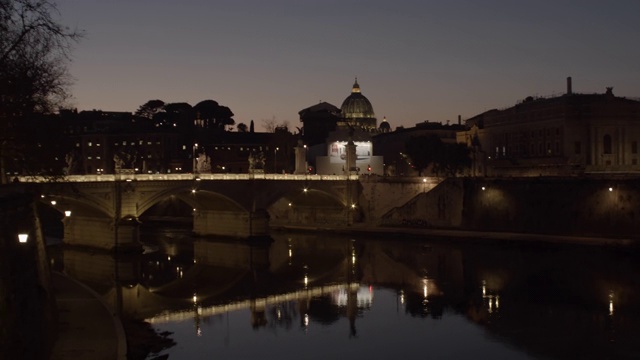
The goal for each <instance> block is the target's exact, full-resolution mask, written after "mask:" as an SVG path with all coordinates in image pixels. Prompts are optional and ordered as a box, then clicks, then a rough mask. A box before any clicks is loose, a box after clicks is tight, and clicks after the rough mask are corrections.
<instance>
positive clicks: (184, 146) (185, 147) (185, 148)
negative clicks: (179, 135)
mask: <svg viewBox="0 0 640 360" xmlns="http://www.w3.org/2000/svg"><path fill="white" fill-rule="evenodd" d="M216 149H217V148H216ZM182 150H187V145H182Z"/></svg>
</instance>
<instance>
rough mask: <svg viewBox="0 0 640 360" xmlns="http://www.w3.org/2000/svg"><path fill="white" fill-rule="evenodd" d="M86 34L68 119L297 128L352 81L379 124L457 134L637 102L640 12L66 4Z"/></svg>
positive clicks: (66, 19)
mask: <svg viewBox="0 0 640 360" xmlns="http://www.w3.org/2000/svg"><path fill="white" fill-rule="evenodd" d="M56 3H57V5H58V9H59V10H60V15H59V21H60V22H62V23H63V24H65V25H67V26H70V27H72V28H76V27H77V28H78V29H81V30H84V32H85V37H84V38H83V39H82V40H81V41H80V43H78V44H77V45H76V47H75V49H74V50H73V58H72V62H71V64H70V66H69V70H70V73H71V75H72V77H73V80H74V85H73V86H72V88H71V93H72V95H73V98H72V99H71V100H70V105H71V106H73V107H76V108H78V110H92V109H100V110H105V111H130V112H134V111H135V110H136V109H137V108H138V107H139V106H140V105H142V104H144V103H145V102H147V101H148V100H152V99H160V100H163V101H165V102H167V103H168V102H188V103H190V104H191V105H195V104H196V103H198V102H199V101H202V100H206V99H213V100H216V101H217V102H218V103H220V104H221V105H224V106H228V107H229V108H230V109H231V111H232V112H233V113H234V114H235V116H234V119H235V121H236V123H241V122H242V123H245V124H248V123H249V122H250V121H251V120H254V121H255V124H256V128H257V130H260V128H261V126H262V125H263V124H264V123H265V120H275V122H276V123H284V122H287V123H288V124H289V125H290V129H295V127H296V126H301V123H300V121H299V116H298V111H300V110H302V109H304V108H307V107H309V106H312V105H314V104H317V103H318V102H320V101H326V102H329V103H331V104H333V105H336V106H338V107H340V105H341V104H342V101H343V100H344V99H345V98H346V97H347V96H348V95H349V94H350V92H351V87H352V85H353V82H354V79H355V77H357V78H358V83H359V84H360V88H361V90H362V94H363V95H365V96H366V97H367V98H368V99H369V101H371V103H372V105H373V109H374V111H375V114H376V117H377V118H378V122H380V121H381V120H382V118H383V117H386V118H387V120H388V121H389V122H390V124H391V126H392V128H395V127H396V126H404V127H412V126H415V124H416V123H420V122H423V121H427V120H428V121H431V122H442V123H446V122H447V121H451V122H452V123H453V122H456V121H457V119H458V116H459V115H460V116H461V117H462V119H463V120H464V119H467V118H470V117H472V116H474V115H477V114H479V113H482V112H484V111H486V110H490V109H494V108H498V109H500V108H506V107H510V106H512V105H514V104H516V103H517V102H518V101H521V100H522V99H524V98H525V97H527V96H552V95H560V94H562V93H564V92H565V91H566V78H567V77H569V76H571V77H572V84H573V91H574V92H580V93H604V91H605V88H606V87H610V86H611V87H613V88H614V89H613V92H614V94H615V95H617V96H625V97H633V98H636V97H640V46H638V39H640V22H638V21H637V18H638V14H640V1H637V0H614V1H602V0H597V1H595V0H575V1H571V0H537V1H524V0H468V1H465V0H447V1H444V0H443V1H432V0H393V1H391V0H215V1H212V0H172V1H169V0H56Z"/></svg>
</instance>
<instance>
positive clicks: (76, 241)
mask: <svg viewBox="0 0 640 360" xmlns="http://www.w3.org/2000/svg"><path fill="white" fill-rule="evenodd" d="M18 181H19V183H22V184H25V186H28V187H32V188H33V190H32V191H34V192H36V193H38V194H40V201H41V202H42V203H44V204H46V205H47V206H51V207H53V208H55V209H56V210H58V211H59V212H60V213H61V214H64V218H63V219H62V221H63V224H64V242H65V243H67V244H71V245H85V246H91V247H98V248H103V249H107V250H112V249H114V248H127V247H136V246H138V226H139V224H140V218H141V217H143V216H144V215H145V213H154V214H158V213H159V214H161V215H167V214H162V211H163V209H166V208H170V207H171V206H174V205H175V204H176V203H181V204H182V207H183V208H187V206H188V209H189V212H190V214H189V215H190V216H191V217H192V219H193V232H194V233H195V234H196V235H202V236H209V235H211V236H225V237H233V238H257V237H267V236H268V235H269V227H270V225H277V224H307V225H308V224H318V225H324V226H330V225H345V224H346V225H350V224H353V223H355V222H363V221H368V222H374V221H375V219H379V218H380V217H381V216H382V215H383V214H384V213H385V212H386V211H389V210H390V209H392V208H394V207H397V206H401V205H403V204H404V203H406V202H408V201H409V200H411V199H412V198H414V197H415V196H416V195H418V194H420V193H424V192H426V191H428V190H430V189H432V188H433V187H435V186H436V185H437V184H438V183H439V182H440V181H441V179H438V178H396V179H389V178H384V177H377V176H371V177H369V176H358V175H290V174H116V175H71V176H66V177H63V178H59V179H51V178H44V177H31V176H22V177H19V178H18ZM185 204H186V206H185ZM174 207H175V206H174ZM183 215H184V214H183ZM114 234H115V235H116V236H115V241H114V236H113V235H114Z"/></svg>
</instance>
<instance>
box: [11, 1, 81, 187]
mask: <svg viewBox="0 0 640 360" xmlns="http://www.w3.org/2000/svg"><path fill="white" fill-rule="evenodd" d="M57 14H58V10H57V8H56V5H55V3H54V2H53V1H48V0H0V171H1V174H0V176H1V178H0V180H1V182H2V183H6V182H7V178H6V172H7V170H10V171H12V172H19V173H23V174H24V173H43V172H46V173H49V172H58V173H61V172H62V166H61V167H60V168H59V169H54V168H53V167H51V168H49V166H46V167H45V168H43V167H42V164H38V165H34V164H33V162H31V161H29V159H34V157H33V155H34V154H30V152H31V153H33V152H34V151H35V156H36V158H37V157H38V155H39V154H40V155H42V154H44V153H45V152H46V151H47V149H44V148H42V147H38V146H33V145H34V144H38V145H40V146H43V145H46V140H49V139H52V138H55V136H52V135H54V134H50V133H49V134H47V135H46V138H44V139H41V140H42V141H39V140H38V139H33V138H32V136H31V135H32V133H31V129H32V126H31V125H30V124H29V121H30V120H31V119H33V118H34V117H35V116H36V115H37V114H46V113H50V112H51V111H52V110H53V109H54V108H55V107H56V106H59V105H61V104H62V103H63V101H64V100H65V99H66V98H67V95H68V92H67V91H68V90H67V88H68V85H69V82H70V81H69V76H68V69H67V63H68V61H69V55H70V51H71V48H72V45H73V44H74V43H75V42H77V41H78V40H79V39H80V38H81V36H82V34H81V32H79V31H77V30H70V29H69V28H67V27H64V26H63V25H61V24H59V23H58V22H57V20H56V19H55V18H54V16H55V15H57ZM56 130H61V129H56ZM34 140H35V141H34ZM27 144H29V146H28V145H27ZM61 164H62V162H61Z"/></svg>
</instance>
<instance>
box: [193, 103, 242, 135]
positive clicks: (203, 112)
mask: <svg viewBox="0 0 640 360" xmlns="http://www.w3.org/2000/svg"><path fill="white" fill-rule="evenodd" d="M193 109H194V110H195V111H196V113H197V117H198V120H201V121H203V127H205V128H208V129H217V130H225V129H226V126H230V125H234V124H235V123H236V122H235V121H234V120H233V112H231V109H229V108H228V107H226V106H221V105H220V104H218V102H216V101H214V100H203V101H201V102H199V103H197V104H196V106H194V107H193Z"/></svg>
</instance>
